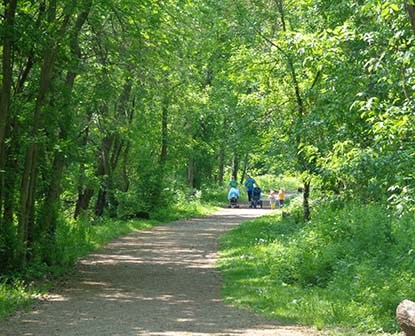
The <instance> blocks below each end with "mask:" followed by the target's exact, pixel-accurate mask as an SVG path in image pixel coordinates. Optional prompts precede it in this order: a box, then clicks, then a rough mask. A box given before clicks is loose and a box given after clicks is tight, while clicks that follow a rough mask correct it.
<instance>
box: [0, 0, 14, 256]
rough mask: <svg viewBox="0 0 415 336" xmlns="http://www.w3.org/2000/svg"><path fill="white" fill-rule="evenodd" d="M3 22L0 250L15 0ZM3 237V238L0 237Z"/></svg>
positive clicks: (8, 1) (4, 228)
mask: <svg viewBox="0 0 415 336" xmlns="http://www.w3.org/2000/svg"><path fill="white" fill-rule="evenodd" d="M3 5H4V9H5V11H4V24H3V34H2V35H3V40H2V47H3V50H2V66H3V67H2V83H1V94H0V240H2V239H3V240H4V244H3V243H2V242H1V241H0V250H2V249H3V250H5V249H6V247H3V245H4V246H7V245H8V243H7V242H6V241H5V239H6V237H7V235H8V232H9V231H10V230H11V227H10V225H11V223H9V222H8V221H6V219H5V218H2V215H1V214H2V213H3V211H5V209H6V204H5V199H6V198H7V194H6V192H11V190H9V189H7V191H6V189H5V184H6V176H5V173H6V170H5V169H4V168H5V164H6V162H7V157H6V144H5V141H4V140H5V135H6V130H7V128H8V115H9V108H10V96H11V87H12V81H13V44H14V36H15V34H14V20H15V14H16V7H17V0H4V1H3ZM2 237H3V238H2ZM1 254H2V253H0V255H1Z"/></svg>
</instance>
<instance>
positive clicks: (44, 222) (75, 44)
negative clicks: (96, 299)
mask: <svg viewBox="0 0 415 336" xmlns="http://www.w3.org/2000/svg"><path fill="white" fill-rule="evenodd" d="M91 5H92V1H91V0H88V1H87V2H86V3H85V7H84V10H83V11H82V12H81V13H80V14H79V15H78V17H77V20H76V21H75V25H74V28H73V29H72V31H71V33H70V43H69V44H70V49H71V54H72V58H73V61H74V62H76V63H77V64H78V63H79V62H80V59H81V51H80V47H79V33H80V31H81V28H82V26H83V25H84V23H85V22H86V19H87V17H88V15H89V11H90V8H91ZM77 75H78V73H77V72H75V71H73V70H71V71H69V72H68V74H67V75H66V81H65V98H64V99H65V101H64V103H63V107H62V113H61V114H62V116H63V118H61V120H60V125H59V129H60V130H59V139H60V141H66V140H67V138H68V128H69V127H71V125H72V117H71V113H72V112H71V101H72V91H73V87H74V83H75V78H76V76H77ZM54 155H55V156H54V162H53V168H52V174H51V178H50V179H49V181H48V183H49V186H48V189H47V193H46V197H45V201H44V204H43V210H42V217H41V219H40V222H41V230H42V232H43V235H42V236H43V237H44V238H45V239H46V241H45V242H44V244H43V245H44V246H45V248H46V249H47V250H49V251H47V253H44V258H45V261H47V262H48V263H53V260H50V255H52V256H53V253H50V252H51V251H53V250H54V246H55V239H56V237H55V233H56V226H57V218H58V210H59V199H60V195H61V183H62V182H61V181H62V176H63V170H64V167H65V165H66V162H65V153H64V152H62V151H61V150H59V151H55V153H54Z"/></svg>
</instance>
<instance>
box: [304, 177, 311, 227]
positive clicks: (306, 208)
mask: <svg viewBox="0 0 415 336" xmlns="http://www.w3.org/2000/svg"><path fill="white" fill-rule="evenodd" d="M303 197H304V198H303V208H304V220H305V221H309V220H310V202H309V199H310V181H309V180H306V181H305V182H304V195H303Z"/></svg>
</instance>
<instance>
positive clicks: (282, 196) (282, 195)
mask: <svg viewBox="0 0 415 336" xmlns="http://www.w3.org/2000/svg"><path fill="white" fill-rule="evenodd" d="M284 200H285V192H284V189H282V188H281V189H280V191H279V192H278V203H279V206H280V208H282V207H283V206H284Z"/></svg>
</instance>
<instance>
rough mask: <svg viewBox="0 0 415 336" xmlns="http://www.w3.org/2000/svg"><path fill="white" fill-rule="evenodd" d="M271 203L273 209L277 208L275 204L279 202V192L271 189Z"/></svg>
mask: <svg viewBox="0 0 415 336" xmlns="http://www.w3.org/2000/svg"><path fill="white" fill-rule="evenodd" d="M268 197H269V204H270V205H271V209H275V205H276V204H277V193H276V192H275V190H272V189H271V190H270V191H269V196H268Z"/></svg>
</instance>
